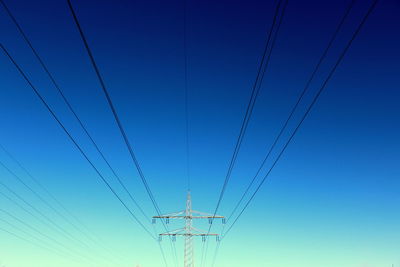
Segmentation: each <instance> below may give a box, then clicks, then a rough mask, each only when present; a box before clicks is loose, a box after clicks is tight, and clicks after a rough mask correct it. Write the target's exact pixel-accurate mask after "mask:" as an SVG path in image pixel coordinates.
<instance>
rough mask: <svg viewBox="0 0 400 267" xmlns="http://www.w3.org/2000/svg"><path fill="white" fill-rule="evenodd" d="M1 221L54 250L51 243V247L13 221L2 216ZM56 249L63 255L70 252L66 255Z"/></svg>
mask: <svg viewBox="0 0 400 267" xmlns="http://www.w3.org/2000/svg"><path fill="white" fill-rule="evenodd" d="M0 221H2V222H3V223H5V224H7V225H8V226H10V227H11V228H13V229H15V230H17V231H19V232H21V233H24V234H25V235H27V236H29V237H30V238H32V239H35V240H36V241H38V242H39V243H44V245H43V246H44V247H46V249H49V250H52V248H51V245H50V247H49V244H48V243H47V242H45V241H42V240H40V239H39V238H38V237H36V236H34V235H33V234H31V233H30V232H28V231H25V230H24V229H22V228H19V227H18V226H16V225H14V224H12V223H10V222H8V221H7V220H5V219H3V218H0ZM54 251H55V252H56V253H60V255H62V256H63V257H66V256H67V255H68V254H65V255H64V254H63V253H65V252H63V251H62V250H60V251H58V250H57V249H55V250H54ZM68 256H70V255H68Z"/></svg>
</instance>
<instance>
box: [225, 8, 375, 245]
mask: <svg viewBox="0 0 400 267" xmlns="http://www.w3.org/2000/svg"><path fill="white" fill-rule="evenodd" d="M377 3H378V0H374V1H373V3H372V4H371V6H370V8H369V9H368V11H367V13H366V14H365V16H364V17H363V19H362V21H361V22H360V24H359V25H358V27H357V29H356V31H355V32H354V33H353V35H352V37H351V39H350V40H349V42H348V43H347V45H346V46H345V48H344V49H343V51H342V52H341V54H340V56H339V58H338V60H337V61H336V63H335V64H334V66H333V68H332V69H331V71H330V72H329V74H328V76H327V78H326V79H325V81H324V82H323V84H322V86H321V87H320V89H319V91H318V92H317V94H316V95H315V97H314V98H313V100H312V102H311V104H310V105H309V106H308V108H307V110H306V112H305V114H304V115H303V117H302V118H301V120H300V122H299V123H298V125H297V126H296V128H295V130H294V131H293V133H292V134H291V136H290V138H289V139H288V141H287V142H286V144H285V145H284V147H283V149H282V150H281V152H280V153H279V154H278V156H277V158H276V160H275V161H274V163H273V164H272V166H271V168H270V169H269V170H268V172H267V174H266V175H265V176H264V178H263V179H262V181H261V182H260V184H259V185H258V187H257V188H256V190H255V192H254V193H253V194H252V196H251V197H250V199H249V200H248V201H247V203H246V205H245V206H244V207H243V209H242V210H241V212H240V213H239V215H238V216H237V217H236V219H235V220H234V222H233V223H232V225H231V226H230V227H229V228H228V230H227V231H226V233H225V235H224V237H223V238H225V236H226V235H227V234H228V233H229V232H230V230H231V229H232V227H233V226H234V225H235V224H236V222H237V221H238V219H239V218H240V216H241V215H242V214H243V212H244V211H245V209H246V208H247V207H248V205H249V204H250V202H251V201H252V200H253V199H254V196H255V195H256V194H257V192H258V191H259V190H260V188H261V186H262V185H263V183H264V182H265V180H266V179H267V177H268V176H269V174H270V173H271V171H272V170H273V169H274V167H275V166H276V163H277V162H278V161H279V159H280V158H281V156H282V154H283V153H284V151H285V150H286V148H287V147H288V145H289V143H290V142H291V141H292V139H293V137H294V136H295V134H296V133H297V131H298V129H299V128H300V126H301V125H302V123H303V122H304V120H305V119H306V117H307V115H308V114H309V113H310V111H311V109H312V107H313V106H314V105H315V103H316V102H317V100H318V98H319V96H320V95H321V93H322V92H323V90H324V89H325V87H326V85H327V84H328V82H329V80H330V79H331V78H332V76H333V74H334V72H335V71H336V69H337V67H338V66H339V64H340V63H341V61H342V60H343V58H344V56H345V55H346V53H347V51H348V50H349V48H350V46H351V44H352V43H353V41H354V39H355V38H356V37H357V35H358V34H359V32H360V31H361V29H362V27H363V26H364V24H365V22H366V21H367V19H368V17H369V16H370V14H371V13H372V11H373V10H374V9H375V7H376V4H377Z"/></svg>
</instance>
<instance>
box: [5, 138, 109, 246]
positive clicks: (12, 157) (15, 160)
mask: <svg viewBox="0 0 400 267" xmlns="http://www.w3.org/2000/svg"><path fill="white" fill-rule="evenodd" d="M0 148H1V149H2V150H3V151H4V152H5V153H6V154H7V155H8V157H9V158H10V159H12V160H13V161H14V162H15V163H16V164H17V165H18V167H20V168H21V170H22V171H24V172H25V174H26V175H27V176H28V177H29V178H31V180H32V181H33V182H34V183H35V184H36V185H37V186H38V187H40V188H41V189H42V190H43V192H45V193H46V194H47V195H48V196H49V197H50V198H51V199H52V200H53V201H54V202H55V203H57V205H58V206H59V207H61V209H63V210H64V212H65V213H66V214H67V215H68V216H70V217H72V218H73V219H74V220H75V221H76V222H77V223H78V224H80V225H81V226H82V227H83V228H84V229H85V230H86V231H87V232H88V233H89V234H90V235H92V236H94V237H95V239H97V241H96V240H94V239H93V238H92V237H91V236H90V235H86V234H85V236H86V237H87V238H88V239H90V240H91V241H92V242H94V243H96V244H98V245H100V246H101V247H102V248H103V249H104V250H105V251H106V252H108V253H109V254H113V253H112V252H111V251H109V249H108V248H106V247H105V246H104V245H103V242H102V241H101V239H100V238H99V237H98V236H96V235H95V234H94V233H93V232H92V231H91V230H90V229H89V228H88V227H87V226H86V225H85V224H84V223H83V222H82V221H81V220H80V219H79V218H78V217H77V216H75V215H74V214H73V213H72V212H71V211H69V210H68V209H67V208H66V207H65V205H64V204H62V203H61V201H59V200H58V199H57V198H56V197H55V196H54V195H53V194H52V193H51V192H50V191H49V190H48V189H47V188H46V187H45V186H44V185H43V184H42V183H41V182H40V181H39V180H38V179H36V178H35V177H34V176H33V175H32V174H31V173H30V172H29V171H28V170H27V169H26V168H25V167H24V166H23V165H22V163H21V162H20V161H19V160H17V159H16V158H15V156H14V155H12V154H11V153H10V152H9V151H8V150H7V149H6V148H5V147H4V146H3V145H2V144H0ZM0 193H1V192H0Z"/></svg>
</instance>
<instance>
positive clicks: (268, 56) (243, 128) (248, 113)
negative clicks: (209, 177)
mask: <svg viewBox="0 0 400 267" xmlns="http://www.w3.org/2000/svg"><path fill="white" fill-rule="evenodd" d="M287 2H288V1H287V0H286V1H285V5H284V7H283V9H282V14H281V18H283V15H284V12H285V7H286V4H287ZM281 4H282V0H280V1H279V2H278V4H277V7H276V9H275V14H274V17H273V22H272V25H271V27H270V29H269V33H268V38H267V42H266V45H265V48H264V53H263V56H262V60H261V62H260V66H259V69H258V72H257V76H256V80H255V82H254V85H253V90H252V94H251V97H250V101H249V103H248V106H247V109H246V114H245V117H244V119H243V122H242V126H241V129H240V133H239V136H238V138H237V141H236V145H235V149H234V153H233V155H232V158H231V161H230V164H229V168H228V172H227V174H226V177H225V181H224V184H223V186H222V190H221V193H220V196H219V199H218V202H217V206H216V208H215V212H214V213H215V214H216V213H217V211H218V208H219V206H220V204H221V201H222V198H223V196H224V193H225V190H226V187H227V185H228V182H229V180H230V177H231V174H232V170H233V167H234V165H235V162H236V159H237V156H238V153H239V150H240V147H241V144H242V141H243V137H244V135H245V133H246V130H247V126H248V123H249V121H250V118H251V115H252V112H253V109H254V105H255V103H256V100H257V97H258V95H259V92H260V89H261V84H262V80H263V78H264V74H265V71H266V69H267V67H268V64H269V61H270V59H271V54H272V50H273V47H274V44H275V41H276V37H277V33H278V30H279V25H280V22H278V27H277V30H276V31H275V35H273V33H274V28H275V25H276V23H277V20H278V15H279V11H280V7H281ZM280 21H281V20H280ZM273 36H274V37H273ZM271 42H272V45H271V49H270V50H268V48H269V47H270V43H271ZM268 51H269V52H268ZM211 226H212V224H210V228H211Z"/></svg>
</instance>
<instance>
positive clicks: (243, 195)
mask: <svg viewBox="0 0 400 267" xmlns="http://www.w3.org/2000/svg"><path fill="white" fill-rule="evenodd" d="M355 2H356V0H352V1H351V2H350V4H349V5H348V6H347V8H346V10H345V13H344V15H343V16H342V18H341V20H340V22H339V24H338V26H337V27H336V29H335V31H334V33H333V35H332V37H331V39H330V41H329V42H328V45H327V47H326V48H325V50H324V52H323V53H322V55H321V57H320V59H319V61H318V63H317V64H316V66H315V68H314V70H313V72H312V74H311V76H310V78H309V79H308V81H307V82H306V85H305V87H304V89H303V91H302V92H301V94H300V95H299V97H298V99H297V102H296V103H295V105H294V106H293V107H292V109H291V112H290V114H289V116H288V118H287V119H286V121H285V123H284V124H283V126H282V127H281V129H280V131H279V133H278V135H277V136H276V138H275V140H274V142H273V144H272V145H271V147H270V149H269V150H268V152H267V154H266V156H265V157H264V159H263V161H262V163H261V166H260V167H259V168H258V170H257V172H256V174H255V175H254V177H253V179H252V180H251V182H250V183H249V185H248V186H247V188H246V190H245V191H244V193H243V194H242V196H241V198H240V200H239V201H238V202H237V204H236V206H235V208H234V209H233V210H232V212H231V214H230V215H229V217H228V220H227V221H228V222H229V221H230V219H231V218H232V216H233V215H234V214H235V212H236V210H237V209H238V208H239V206H240V204H241V203H242V201H243V199H244V198H245V196H246V195H247V193H248V192H249V190H250V188H251V187H252V185H253V184H254V182H255V180H256V178H257V177H258V175H259V174H260V172H261V170H262V169H263V167H264V165H265V163H266V162H267V160H268V159H269V157H270V155H271V153H272V151H273V150H274V148H275V146H276V144H277V143H278V140H279V139H280V138H281V136H282V134H283V132H284V131H285V129H286V127H287V125H288V124H289V121H290V120H291V118H292V117H293V115H294V113H295V111H296V110H297V107H298V105H299V104H300V102H301V100H302V99H303V97H304V95H305V94H306V92H307V91H308V89H309V87H310V84H311V82H312V81H313V80H314V77H315V75H316V73H317V71H318V70H319V68H320V66H321V64H322V62H323V61H324V59H325V58H326V55H327V54H328V51H329V50H330V48H331V46H332V44H333V42H334V41H335V40H336V38H337V35H338V33H339V32H340V29H341V28H342V26H343V24H344V22H345V20H346V18H347V17H348V15H349V13H350V11H351V9H352V8H353V6H354V3H355ZM225 225H226V224H225ZM225 225H224V227H223V229H222V232H224V229H225ZM220 244H221V243H218V245H217V247H216V249H215V252H214V257H213V261H212V265H211V267H214V265H215V262H216V259H217V255H218V251H219V249H220Z"/></svg>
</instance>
